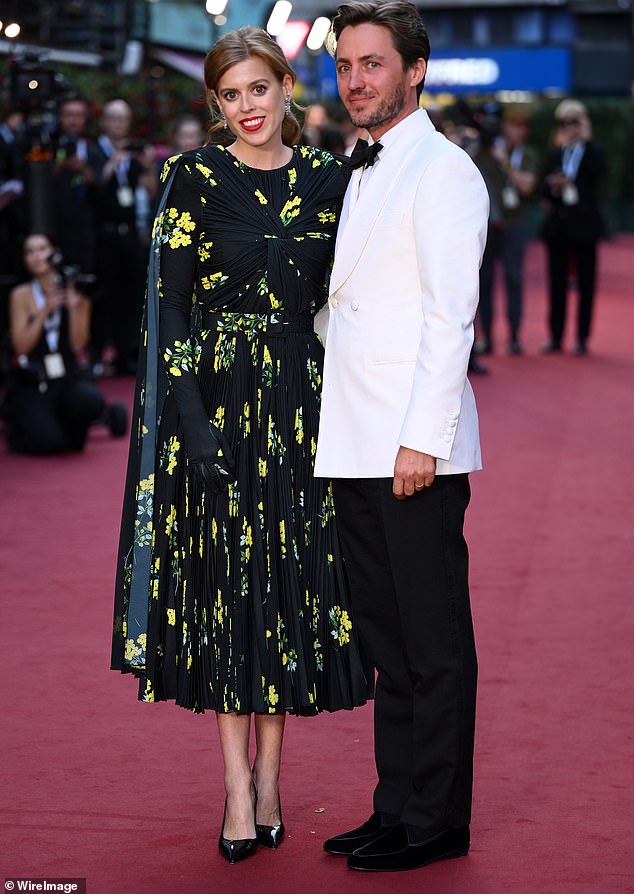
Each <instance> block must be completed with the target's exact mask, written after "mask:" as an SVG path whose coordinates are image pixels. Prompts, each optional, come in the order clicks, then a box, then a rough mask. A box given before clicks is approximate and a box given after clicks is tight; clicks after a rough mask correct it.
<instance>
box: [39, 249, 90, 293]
mask: <svg viewBox="0 0 634 894" xmlns="http://www.w3.org/2000/svg"><path fill="white" fill-rule="evenodd" d="M47 260H48V262H49V264H50V265H51V267H53V268H54V269H55V270H56V271H57V275H58V277H59V284H60V286H61V287H62V288H65V287H66V286H67V285H68V284H69V283H72V284H73V285H74V286H75V288H76V289H77V291H78V292H81V293H82V294H83V295H86V297H87V298H91V297H92V295H93V293H94V291H95V287H96V285H97V277H96V276H95V275H94V273H84V272H83V271H82V270H81V268H80V267H79V266H78V265H77V264H66V263H65V262H64V258H63V256H62V253H61V251H58V250H57V249H56V250H55V251H52V252H51V253H50V255H49V256H48V258H47Z"/></svg>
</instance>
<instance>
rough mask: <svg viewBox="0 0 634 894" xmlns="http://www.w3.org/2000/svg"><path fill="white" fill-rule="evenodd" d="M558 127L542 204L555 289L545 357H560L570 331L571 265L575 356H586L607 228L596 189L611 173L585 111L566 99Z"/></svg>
mask: <svg viewBox="0 0 634 894" xmlns="http://www.w3.org/2000/svg"><path fill="white" fill-rule="evenodd" d="M555 119H556V121H557V123H558V125H559V131H558V133H557V134H556V148H555V149H553V151H552V152H551V153H550V155H549V156H548V159H547V161H546V169H545V175H544V187H543V192H542V196H543V204H544V205H545V207H546V208H547V215H546V218H545V220H544V223H543V225H542V229H541V236H542V239H543V240H544V242H545V243H546V249H547V252H548V280H549V287H550V313H549V330H550V340H549V341H548V343H547V344H546V345H545V346H544V349H543V350H544V353H546V354H552V353H558V352H559V351H560V350H561V342H562V338H563V335H564V330H565V325H566V304H567V292H568V282H569V275H570V265H571V262H572V263H573V264H574V271H575V276H576V282H577V290H578V292H579V305H578V312H577V333H576V337H577V340H576V343H575V347H574V353H575V354H577V355H584V354H586V352H587V339H588V337H589V335H590V327H591V323H592V310H593V305H594V293H595V284H596V272H597V244H598V242H599V239H600V238H601V237H602V236H603V235H604V224H603V219H602V216H601V210H600V208H599V202H598V199H597V194H596V190H597V185H598V181H599V179H600V178H601V177H602V176H603V174H604V173H605V170H606V160H605V153H604V151H603V149H602V147H601V146H599V145H598V144H597V143H595V142H593V140H592V139H591V135H592V128H591V124H590V119H589V118H588V114H587V112H586V109H585V106H584V105H583V104H582V103H580V102H578V101H577V100H575V99H565V100H563V102H560V103H559V105H558V106H557V108H556V109H555Z"/></svg>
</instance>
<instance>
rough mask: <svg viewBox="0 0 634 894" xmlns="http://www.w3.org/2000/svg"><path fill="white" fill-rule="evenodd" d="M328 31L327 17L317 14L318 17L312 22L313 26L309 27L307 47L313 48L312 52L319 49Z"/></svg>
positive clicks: (328, 22)
mask: <svg viewBox="0 0 634 894" xmlns="http://www.w3.org/2000/svg"><path fill="white" fill-rule="evenodd" d="M329 31H330V19H329V18H326V16H319V18H318V19H315V21H314V22H313V27H312V28H311V29H310V34H309V35H308V37H307V38H306V46H307V47H308V49H309V50H313V52H316V51H317V50H321V48H322V47H323V45H324V41H325V39H326V35H327V34H328V32H329Z"/></svg>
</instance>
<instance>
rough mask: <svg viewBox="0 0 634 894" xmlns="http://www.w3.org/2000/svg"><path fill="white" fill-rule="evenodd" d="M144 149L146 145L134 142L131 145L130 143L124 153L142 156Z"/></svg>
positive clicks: (125, 147)
mask: <svg viewBox="0 0 634 894" xmlns="http://www.w3.org/2000/svg"><path fill="white" fill-rule="evenodd" d="M144 149H145V143H141V142H139V141H132V142H131V143H128V144H127V146H124V151H125V152H130V153H132V154H133V155H140V154H141V152H143V150H144Z"/></svg>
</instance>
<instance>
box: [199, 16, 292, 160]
mask: <svg viewBox="0 0 634 894" xmlns="http://www.w3.org/2000/svg"><path fill="white" fill-rule="evenodd" d="M253 57H257V58H258V59H261V60H262V61H263V62H264V63H265V64H266V65H268V67H269V68H270V69H271V71H272V72H273V74H274V75H275V77H276V78H277V79H278V81H279V82H280V84H281V83H282V81H283V79H284V76H285V75H289V76H290V77H291V79H292V81H293V85H294V84H295V72H294V71H293V69H292V68H291V66H290V65H289V64H288V60H287V58H286V56H285V55H284V53H283V51H282V49H281V47H280V46H279V44H278V43H277V42H276V41H275V40H274V39H273V38H272V37H271V35H270V34H269V33H268V32H267V31H264V30H263V29H262V28H256V27H254V26H253V25H246V26H245V27H244V28H238V29H237V30H236V31H230V32H229V33H228V34H225V35H223V37H221V38H220V40H218V42H217V43H216V44H215V46H214V47H213V48H212V49H211V50H209V52H208V53H207V56H206V57H205V87H206V88H207V101H208V103H209V108H210V109H211V113H212V117H213V121H212V125H211V127H210V129H209V133H210V134H212V133H215V132H216V131H217V130H220V128H222V127H223V121H222V120H221V118H220V116H219V110H218V109H217V107H216V103H215V101H214V99H213V96H212V93H217V91H218V84H219V83H220V80H221V79H222V77H223V75H224V74H225V72H227V71H228V70H229V69H230V68H231V67H232V66H233V65H236V64H237V63H238V62H244V61H245V59H251V58H253ZM301 133H302V129H301V126H300V124H299V121H298V120H297V118H296V117H295V115H294V114H293V113H292V112H291V111H289V112H286V114H285V115H284V121H283V122H282V142H283V143H284V144H285V145H286V146H295V145H296V144H297V143H299V138H300V136H301Z"/></svg>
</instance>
